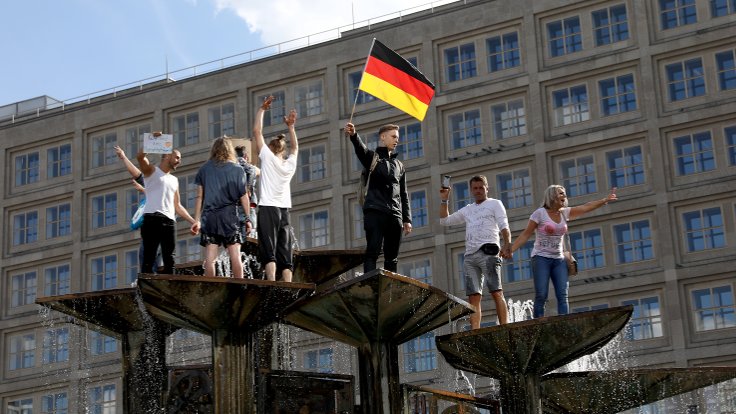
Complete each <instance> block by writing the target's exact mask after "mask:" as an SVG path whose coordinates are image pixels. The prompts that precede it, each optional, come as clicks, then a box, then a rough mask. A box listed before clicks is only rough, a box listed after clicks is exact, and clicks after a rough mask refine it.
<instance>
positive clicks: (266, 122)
mask: <svg viewBox="0 0 736 414" xmlns="http://www.w3.org/2000/svg"><path fill="white" fill-rule="evenodd" d="M356 87H357V86H356ZM267 96H273V101H271V108H269V110H268V111H266V112H264V113H263V126H264V127H267V126H272V125H281V124H282V123H283V122H284V116H286V94H285V93H284V91H275V92H272V93H271V94H270V95H263V96H261V97H259V100H258V102H257V103H256V104H257V105H259V106H260V104H261V102H263V100H264V99H266V97H267Z"/></svg>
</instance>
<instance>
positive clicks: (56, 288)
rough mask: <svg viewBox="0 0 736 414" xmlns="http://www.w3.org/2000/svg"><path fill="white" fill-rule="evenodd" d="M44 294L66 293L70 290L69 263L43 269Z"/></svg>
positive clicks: (56, 294)
mask: <svg viewBox="0 0 736 414" xmlns="http://www.w3.org/2000/svg"><path fill="white" fill-rule="evenodd" d="M44 277H45V281H44V289H43V293H44V295H45V296H58V295H66V294H67V293H69V292H70V285H69V284H70V280H71V270H70V266H69V264H62V265H58V266H52V267H47V268H46V269H45V271H44Z"/></svg>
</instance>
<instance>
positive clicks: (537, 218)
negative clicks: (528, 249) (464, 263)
mask: <svg viewBox="0 0 736 414" xmlns="http://www.w3.org/2000/svg"><path fill="white" fill-rule="evenodd" d="M616 200H617V198H616V188H615V187H614V188H612V189H611V192H610V193H609V194H608V196H606V197H605V198H602V199H600V200H595V201H590V202H588V203H585V204H583V205H582V206H577V207H568V205H567V202H568V200H567V193H566V192H565V187H563V186H561V185H551V186H549V187H547V190H546V191H545V192H544V201H543V203H542V206H541V207H539V208H538V209H537V210H535V211H534V212H533V213H532V215H531V217H529V223H528V224H527V226H526V229H524V231H523V232H522V233H521V234H520V235H519V237H517V238H516V241H514V244H513V245H512V246H511V254H513V252H515V251H516V250H518V249H519V247H521V246H522V245H524V243H526V241H527V240H529V237H531V235H532V234H534V233H536V235H535V239H534V248H533V249H532V254H531V265H532V275H533V278H534V317H535V318H539V317H542V316H544V308H545V304H546V303H547V294H548V291H549V282H550V280H551V281H552V285H553V286H554V289H555V296H556V297H557V314H558V315H566V314H567V313H568V312H569V305H568V289H569V280H568V274H567V263H566V261H565V258H564V255H563V247H564V240H563V239H564V237H565V235H566V234H567V231H568V227H567V222H568V221H571V220H575V219H576V218H578V217H580V216H582V215H584V214H586V213H589V212H591V211H593V210H595V209H597V208H600V207H603V206H604V205H606V204H608V203H609V202H611V201H616Z"/></svg>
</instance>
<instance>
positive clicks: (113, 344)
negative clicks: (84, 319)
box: [89, 331, 118, 355]
mask: <svg viewBox="0 0 736 414" xmlns="http://www.w3.org/2000/svg"><path fill="white" fill-rule="evenodd" d="M117 350H118V341H117V340H116V339H115V338H113V337H111V336H107V335H103V334H101V333H99V332H97V331H89V352H90V354H92V355H104V354H109V353H112V352H115V351H117Z"/></svg>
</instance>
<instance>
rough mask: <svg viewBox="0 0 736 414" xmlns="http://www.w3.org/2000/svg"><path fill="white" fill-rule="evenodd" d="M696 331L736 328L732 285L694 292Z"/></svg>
mask: <svg viewBox="0 0 736 414" xmlns="http://www.w3.org/2000/svg"><path fill="white" fill-rule="evenodd" d="M692 300H693V308H694V309H693V310H694V315H693V316H694V317H695V330H696V331H699V332H700V331H712V330H715V329H723V328H733V327H736V306H734V301H733V290H732V289H731V286H730V285H725V286H717V287H712V288H705V289H697V290H693V291H692Z"/></svg>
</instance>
